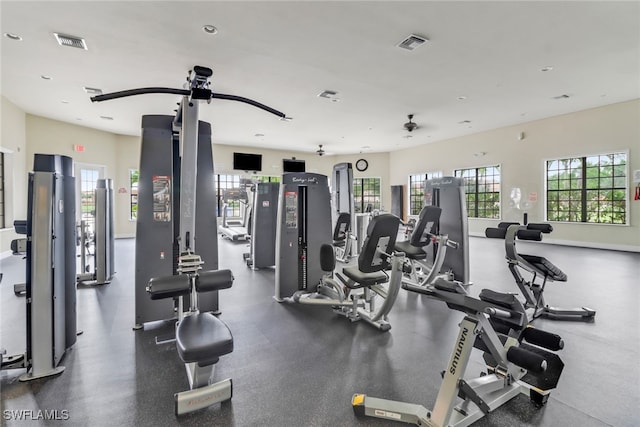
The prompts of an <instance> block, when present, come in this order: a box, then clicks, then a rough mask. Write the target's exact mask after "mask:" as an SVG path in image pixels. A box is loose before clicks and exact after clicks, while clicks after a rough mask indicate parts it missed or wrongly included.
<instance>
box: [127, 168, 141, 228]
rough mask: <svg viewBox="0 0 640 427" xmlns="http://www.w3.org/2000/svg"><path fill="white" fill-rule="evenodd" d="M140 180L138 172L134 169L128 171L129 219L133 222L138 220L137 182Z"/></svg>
mask: <svg viewBox="0 0 640 427" xmlns="http://www.w3.org/2000/svg"><path fill="white" fill-rule="evenodd" d="M139 180H140V171H138V170H136V169H130V170H129V194H130V195H131V198H130V200H129V207H130V209H129V212H130V216H129V218H130V219H132V220H134V219H136V218H138V181H139Z"/></svg>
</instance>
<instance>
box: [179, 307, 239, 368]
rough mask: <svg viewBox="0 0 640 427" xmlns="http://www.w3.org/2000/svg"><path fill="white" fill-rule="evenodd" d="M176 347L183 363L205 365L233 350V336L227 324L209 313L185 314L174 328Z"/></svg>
mask: <svg viewBox="0 0 640 427" xmlns="http://www.w3.org/2000/svg"><path fill="white" fill-rule="evenodd" d="M176 347H177V349H178V354H179V355H180V359H182V361H183V362H185V363H190V362H198V364H199V365H200V366H207V365H210V364H212V363H215V362H217V361H218V358H219V357H220V356H222V355H224V354H228V353H231V352H232V351H233V337H232V336H231V331H230V330H229V328H228V327H227V325H226V324H225V323H224V322H222V321H221V320H220V319H218V318H217V317H216V316H214V315H213V314H211V313H197V314H192V315H191V316H186V317H185V318H184V319H182V320H181V321H180V323H179V324H178V328H177V330H176Z"/></svg>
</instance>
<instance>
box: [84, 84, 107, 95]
mask: <svg viewBox="0 0 640 427" xmlns="http://www.w3.org/2000/svg"><path fill="white" fill-rule="evenodd" d="M83 89H84V91H85V92H87V93H88V94H89V95H102V89H98V88H95V87H88V86H84V88H83Z"/></svg>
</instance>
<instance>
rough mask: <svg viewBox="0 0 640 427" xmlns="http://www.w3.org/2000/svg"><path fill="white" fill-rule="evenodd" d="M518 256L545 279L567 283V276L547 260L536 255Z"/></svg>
mask: <svg viewBox="0 0 640 427" xmlns="http://www.w3.org/2000/svg"><path fill="white" fill-rule="evenodd" d="M520 256H521V257H522V259H524V260H525V261H526V262H528V263H529V264H530V265H531V266H532V267H533V268H535V269H536V270H538V271H539V272H540V273H542V274H543V275H544V276H546V277H547V278H549V279H551V280H553V281H557V282H566V281H567V275H566V274H564V272H563V271H562V270H560V269H559V268H558V267H556V266H555V265H553V263H552V262H551V261H549V260H548V259H546V258H544V257H541V256H536V255H525V254H520Z"/></svg>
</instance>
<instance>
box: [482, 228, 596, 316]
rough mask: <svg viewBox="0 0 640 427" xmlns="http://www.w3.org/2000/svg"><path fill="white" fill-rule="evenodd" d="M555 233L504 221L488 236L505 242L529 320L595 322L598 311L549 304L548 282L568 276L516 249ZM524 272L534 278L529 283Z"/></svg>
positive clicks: (552, 265) (550, 230)
mask: <svg viewBox="0 0 640 427" xmlns="http://www.w3.org/2000/svg"><path fill="white" fill-rule="evenodd" d="M552 231H553V227H552V226H551V225H550V224H545V223H529V224H526V225H520V224H519V223H517V222H501V223H500V224H498V227H497V228H493V227H490V228H487V229H486V230H485V235H486V236H487V237H489V238H498V239H504V247H505V252H506V258H507V264H508V266H509V271H510V272H511V274H512V275H513V278H514V279H515V281H516V284H517V285H518V289H520V292H521V293H522V296H523V297H524V307H525V308H526V310H527V314H528V316H529V320H533V319H535V318H538V317H545V318H548V319H553V320H585V321H593V320H594V318H595V315H596V311H595V310H593V309H591V308H589V307H579V308H558V307H551V306H549V305H547V303H546V301H545V298H544V289H545V287H546V285H547V282H566V281H567V275H566V274H565V273H564V272H563V271H562V270H561V269H560V268H558V267H557V266H556V265H555V264H553V263H552V262H551V261H549V260H548V259H546V258H544V257H541V256H538V255H527V254H522V253H518V251H517V249H516V240H518V239H519V240H529V241H536V242H539V241H541V240H542V234H543V233H544V234H549V233H551V232H552ZM521 271H526V272H528V273H530V274H531V279H530V280H526V279H525V278H524V277H523V275H522V274H521Z"/></svg>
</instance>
